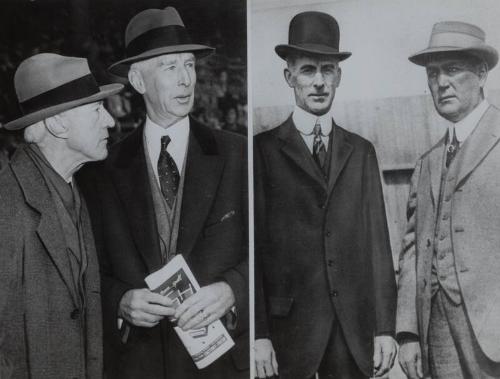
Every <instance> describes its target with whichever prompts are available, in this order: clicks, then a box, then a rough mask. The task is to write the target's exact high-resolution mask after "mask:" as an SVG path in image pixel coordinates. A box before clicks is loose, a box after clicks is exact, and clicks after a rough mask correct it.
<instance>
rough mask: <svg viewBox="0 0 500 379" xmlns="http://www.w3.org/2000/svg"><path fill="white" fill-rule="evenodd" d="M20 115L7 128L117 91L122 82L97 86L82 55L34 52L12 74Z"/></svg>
mask: <svg viewBox="0 0 500 379" xmlns="http://www.w3.org/2000/svg"><path fill="white" fill-rule="evenodd" d="M14 87H15V90H16V94H17V100H18V101H19V106H20V108H21V111H22V113H23V116H22V117H20V118H17V119H15V120H13V121H10V122H8V123H7V124H5V125H4V126H3V127H4V128H5V129H8V130H17V129H23V128H25V127H27V126H29V125H33V124H35V123H37V122H39V121H42V120H45V119H46V118H48V117H51V116H55V115H56V114H59V113H61V112H64V111H67V110H69V109H72V108H76V107H78V106H80V105H84V104H89V103H94V102H96V101H101V100H103V99H104V98H106V97H109V96H111V95H114V94H116V93H118V92H120V91H121V90H122V88H123V85H122V84H108V85H105V86H101V87H99V86H98V85H97V82H96V80H95V78H94V76H93V75H92V73H91V72H90V69H89V64H88V62H87V60H86V59H85V58H76V57H65V56H63V55H58V54H50V53H42V54H36V55H33V56H32V57H30V58H28V59H26V60H24V61H23V62H22V63H21V64H20V65H19V67H18V68H17V70H16V73H15V75H14Z"/></svg>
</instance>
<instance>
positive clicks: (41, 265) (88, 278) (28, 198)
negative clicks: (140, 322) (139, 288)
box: [0, 147, 102, 379]
mask: <svg viewBox="0 0 500 379" xmlns="http://www.w3.org/2000/svg"><path fill="white" fill-rule="evenodd" d="M0 204H1V205H0V378H2V379H4V378H11V377H12V378H41V379H43V378H47V379H49V378H50V379H52V378H75V377H76V378H92V379H93V378H102V320H101V299H100V285H99V272H98V263H97V256H96V253H95V248H94V241H93V239H92V235H91V234H90V233H89V235H87V236H86V239H85V245H86V250H87V254H88V266H87V269H86V271H85V276H84V288H85V297H86V307H85V311H83V310H82V309H79V306H78V304H80V302H79V301H78V300H77V296H78V292H77V289H76V288H75V285H74V281H73V279H72V275H71V267H70V261H69V259H68V251H67V247H66V246H67V245H66V242H65V239H64V234H63V229H62V226H61V222H60V221H59V219H58V214H57V211H56V206H55V204H54V201H53V200H52V198H51V195H50V191H49V188H48V187H47V185H46V183H45V181H44V179H43V177H42V175H41V174H40V172H39V171H38V169H37V168H36V166H35V165H34V163H33V161H32V160H31V159H30V158H29V157H28V155H27V154H26V152H25V151H24V148H22V147H21V148H19V149H18V150H17V151H16V153H15V154H14V156H13V157H12V161H11V163H10V165H9V166H7V167H6V168H5V169H4V170H3V171H2V172H1V174H0ZM82 211H83V212H85V206H84V205H83V204H82ZM82 221H83V222H84V223H86V224H85V226H84V228H85V229H86V230H89V231H90V230H91V226H90V220H89V218H88V216H87V217H83V218H82ZM84 320H85V321H86V322H85V324H86V328H85V329H84V326H83V323H82V321H84ZM8 372H10V374H11V375H12V376H10V375H9V373H8Z"/></svg>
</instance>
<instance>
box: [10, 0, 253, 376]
mask: <svg viewBox="0 0 500 379" xmlns="http://www.w3.org/2000/svg"><path fill="white" fill-rule="evenodd" d="M1 7H2V11H1V16H0V18H1V25H2V26H1V28H2V43H1V50H0V67H1V70H0V75H1V85H2V91H1V99H0V115H1V116H0V117H1V121H0V122H1V129H0V130H1V137H0V138H1V146H2V164H1V171H0V203H1V204H0V288H1V289H0V378H2V379H4V378H37V379H43V378H46V379H49V378H50V379H56V378H61V379H62V378H88V379H99V378H107V379H111V378H120V379H124V378H134V379H137V378H148V379H149V378H151V379H153V378H158V379H160V378H162V379H164V378H171V379H174V378H179V379H182V378H186V379H188V378H192V379H195V378H213V379H219V378H234V379H238V378H241V379H247V378H248V377H249V375H250V374H249V363H250V362H249V338H248V331H249V317H248V314H249V288H248V275H249V274H248V272H249V266H248V250H249V249H248V195H247V192H248V185H247V171H248V170H247V138H246V134H247V83H246V76H247V69H246V65H247V59H246V55H247V50H246V49H247V45H246V30H247V25H246V3H245V1H244V0H243V1H238V0H236V1H235V0H232V1H229V0H228V1H223V0H220V1H218V0H215V1H211V2H204V1H175V0H174V1H169V0H141V1H132V0H34V1H33V0H30V1H28V0H26V1H24V0H15V1H14V0H12V1H9V0H7V1H2V5H1ZM180 255H181V256H182V257H183V258H184V259H185V260H186V262H187V265H188V266H189V268H190V270H191V271H192V272H193V275H194V276H195V277H196V279H197V281H198V283H199V286H200V288H199V289H198V290H197V291H196V292H195V293H193V294H192V295H191V296H189V298H187V299H186V300H185V301H183V302H182V304H178V302H176V301H175V299H171V298H170V297H169V296H164V295H163V294H160V293H155V292H154V291H152V290H150V289H149V288H148V287H147V285H146V283H145V278H146V277H147V276H149V275H150V274H152V273H154V272H156V271H158V270H159V269H161V268H162V267H163V266H165V265H166V264H168V262H170V261H171V260H172V259H174V258H175V257H179V256H180ZM218 324H220V327H221V328H222V330H223V331H224V333H226V334H224V335H222V338H223V339H224V340H225V341H227V342H230V344H229V345H227V352H226V351H224V352H223V353H224V354H221V355H220V356H219V357H217V359H211V360H210V362H207V359H205V358H207V355H209V353H210V351H212V350H213V349H215V348H217V347H218V346H219V344H220V342H221V341H222V340H220V339H219V340H217V341H216V342H217V344H214V345H210V346H201V348H200V349H198V350H197V351H194V352H193V351H188V348H186V347H185V346H184V344H183V342H182V341H181V339H180V338H179V336H178V333H176V331H175V330H174V329H178V330H181V329H182V331H183V332H185V333H186V334H189V335H191V334H192V333H191V332H193V331H196V332H195V333H196V335H197V337H199V332H200V331H204V332H205V331H206V330H209V331H210V330H212V328H213V325H218ZM198 340H200V338H198ZM203 343H204V342H201V343H200V344H203ZM190 353H192V354H190ZM211 356H212V357H213V356H214V354H211Z"/></svg>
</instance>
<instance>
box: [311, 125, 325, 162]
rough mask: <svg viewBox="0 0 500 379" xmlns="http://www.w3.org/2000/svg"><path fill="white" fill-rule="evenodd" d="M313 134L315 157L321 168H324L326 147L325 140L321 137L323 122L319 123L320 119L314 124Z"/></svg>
mask: <svg viewBox="0 0 500 379" xmlns="http://www.w3.org/2000/svg"><path fill="white" fill-rule="evenodd" d="M313 134H314V140H313V159H314V161H315V162H316V164H317V165H318V166H319V168H320V169H321V170H323V167H324V166H325V160H326V148H325V144H324V143H323V140H322V139H321V124H320V123H319V120H318V121H316V125H314V129H313Z"/></svg>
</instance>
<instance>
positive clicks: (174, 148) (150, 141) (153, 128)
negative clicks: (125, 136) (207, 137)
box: [144, 116, 189, 174]
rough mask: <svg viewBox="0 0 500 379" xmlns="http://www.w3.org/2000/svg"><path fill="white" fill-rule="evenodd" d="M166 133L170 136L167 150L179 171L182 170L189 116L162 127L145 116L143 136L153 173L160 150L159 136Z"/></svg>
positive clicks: (187, 136) (186, 144)
mask: <svg viewBox="0 0 500 379" xmlns="http://www.w3.org/2000/svg"><path fill="white" fill-rule="evenodd" d="M167 135H168V136H170V143H169V144H168V147H167V151H168V153H169V154H170V155H171V156H172V158H173V160H174V162H175V164H176V165H177V169H178V170H179V172H182V168H183V167H182V166H183V164H184V158H185V156H186V152H187V146H188V141H189V117H187V116H186V117H184V118H183V119H181V120H179V121H177V122H176V123H175V124H173V125H170V126H169V127H168V128H163V127H161V126H160V125H158V124H156V123H154V122H153V121H151V119H150V118H149V117H147V116H146V124H145V126H144V136H145V138H146V143H147V148H148V154H149V158H150V160H151V164H152V166H153V169H154V170H155V174H157V172H156V171H157V169H158V168H157V163H158V158H159V157H160V151H161V137H163V136H167Z"/></svg>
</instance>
